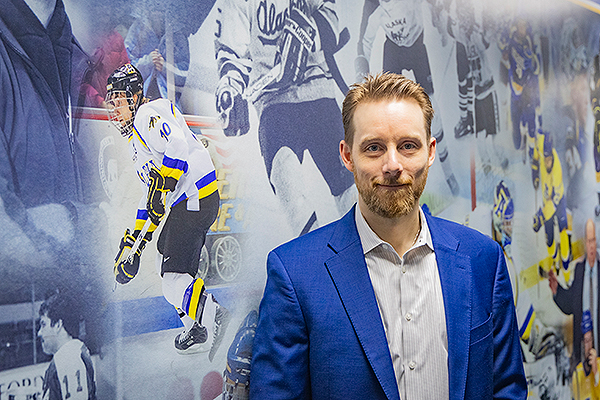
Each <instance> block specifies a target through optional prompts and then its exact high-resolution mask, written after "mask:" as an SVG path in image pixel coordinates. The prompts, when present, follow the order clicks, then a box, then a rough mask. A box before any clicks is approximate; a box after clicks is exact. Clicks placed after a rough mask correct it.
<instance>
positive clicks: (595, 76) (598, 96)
mask: <svg viewBox="0 0 600 400" xmlns="http://www.w3.org/2000/svg"><path fill="white" fill-rule="evenodd" d="M590 97H591V99H590V100H591V103H592V114H593V115H594V148H593V154H594V167H595V170H596V183H600V54H596V55H595V56H594V59H593V61H592V65H591V71H590ZM595 213H596V217H598V216H600V191H599V192H598V204H597V205H596V207H595Z"/></svg>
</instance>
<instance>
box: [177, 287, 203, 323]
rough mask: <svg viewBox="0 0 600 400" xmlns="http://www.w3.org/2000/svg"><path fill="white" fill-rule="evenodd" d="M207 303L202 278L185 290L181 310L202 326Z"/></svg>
mask: <svg viewBox="0 0 600 400" xmlns="http://www.w3.org/2000/svg"><path fill="white" fill-rule="evenodd" d="M205 302H206V293H205V292H204V281H203V280H202V279H201V278H198V279H194V280H193V281H192V283H190V284H189V286H188V287H187V288H186V289H185V292H184V294H183V301H182V303H181V309H182V310H183V311H184V312H185V313H186V314H187V315H189V316H190V318H192V319H194V320H196V321H197V322H198V323H199V324H202V311H203V310H204V303H205Z"/></svg>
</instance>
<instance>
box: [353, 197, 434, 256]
mask: <svg viewBox="0 0 600 400" xmlns="http://www.w3.org/2000/svg"><path fill="white" fill-rule="evenodd" d="M419 215H420V217H421V232H420V233H419V237H418V238H417V240H416V242H415V244H414V245H413V246H412V247H418V246H422V245H427V247H429V248H430V249H431V250H433V241H432V240H431V233H430V232H429V226H428V225H427V219H426V218H425V214H424V213H423V210H422V209H421V207H419ZM354 219H355V220H356V229H357V230H358V236H359V238H360V242H361V244H362V247H363V254H367V253H368V252H370V251H371V250H373V249H374V248H375V247H377V246H379V245H381V244H384V243H387V242H386V241H384V240H382V239H381V238H380V237H379V236H377V234H376V233H375V232H373V230H372V229H371V227H370V226H369V224H368V223H367V221H366V220H365V217H364V216H363V215H362V212H360V207H359V206H358V204H357V205H356V207H355V209H354ZM387 244H388V245H389V243H387ZM390 247H392V246H391V245H390ZM412 247H411V248H412Z"/></svg>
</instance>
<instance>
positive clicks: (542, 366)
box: [0, 0, 600, 400]
mask: <svg viewBox="0 0 600 400" xmlns="http://www.w3.org/2000/svg"><path fill="white" fill-rule="evenodd" d="M290 19H292V20H295V21H296V22H297V23H299V24H300V25H301V26H302V27H303V28H304V29H305V31H306V32H308V34H307V35H306V36H305V37H304V38H303V39H304V41H303V42H302V43H300V44H299V47H298V48H299V49H300V50H297V53H296V54H294V56H296V58H293V57H282V47H283V45H282V44H283V43H285V41H286V39H289V37H288V36H289V35H290V34H289V30H286V28H285V27H286V21H288V20H290ZM0 58H2V63H0V91H1V92H2V95H0V133H1V135H2V136H1V138H2V144H3V146H2V149H3V150H2V151H4V154H3V155H2V157H0V226H2V229H0V243H2V245H1V246H0V276H1V277H2V278H1V279H0V400H5V399H6V400H8V399H13V400H21V399H23V400H24V399H42V398H44V399H46V398H54V397H52V395H53V394H52V392H53V391H54V393H56V391H57V390H60V392H59V393H62V398H65V399H66V398H71V399H80V398H81V399H84V398H85V399H87V398H98V399H129V400H134V399H186V400H187V399H190V400H191V399H196V400H197V399H200V400H207V399H210V400H212V399H244V398H247V393H248V385H249V384H251V382H250V381H249V379H248V378H249V372H250V361H249V360H250V357H251V354H252V338H253V335H254V328H255V326H256V321H257V313H258V306H259V302H260V299H261V296H262V292H263V289H264V285H265V280H266V270H265V261H266V256H267V254H268V252H269V251H270V250H271V249H273V248H274V247H276V246H277V245H279V244H281V243H284V242H286V241H288V240H290V239H292V238H294V237H297V236H299V235H302V234H304V233H306V232H309V231H311V230H313V229H316V228H318V227H319V226H322V225H325V224H327V223H328V222H331V221H333V220H336V219H338V218H340V217H341V216H342V215H344V214H345V213H346V212H347V211H348V210H350V208H351V207H352V205H353V204H354V202H355V201H356V196H357V194H356V189H355V186H354V185H353V177H352V174H351V173H350V172H348V171H347V170H346V169H345V168H344V167H343V164H342V163H341V160H340V159H339V153H338V145H339V141H340V140H341V139H343V127H342V123H341V111H340V110H341V102H342V100H343V98H344V95H345V93H346V92H347V90H348V87H349V86H350V85H351V84H352V83H354V82H356V81H358V80H360V79H361V78H362V77H363V76H364V75H365V74H367V73H369V72H373V73H376V72H379V71H382V70H386V71H391V72H397V73H402V74H404V75H406V76H408V77H410V78H411V79H414V80H416V81H417V82H418V83H420V84H421V85H422V86H423V87H424V89H425V90H426V91H427V92H428V94H429V95H430V96H431V98H432V101H433V105H434V109H435V112H436V116H435V118H434V121H433V125H432V135H433V136H435V138H436V140H437V158H436V161H435V163H434V165H433V166H432V167H431V170H430V173H429V180H428V183H427V186H426V189H425V192H424V194H423V196H422V198H421V205H422V207H423V208H424V209H426V210H427V212H429V213H431V214H432V215H436V216H440V217H443V218H447V219H450V220H453V221H456V222H458V223H461V224H464V225H468V226H470V227H472V228H475V229H477V230H479V231H481V232H482V233H484V234H486V235H488V236H490V237H492V238H493V239H494V240H496V241H497V242H498V243H499V244H500V245H501V247H502V249H503V250H504V254H505V256H506V259H507V264H508V267H509V272H510V276H511V283H512V288H513V292H514V300H515V305H516V309H517V319H518V323H519V334H520V337H521V345H522V350H523V353H522V354H523V360H524V367H525V372H526V375H527V381H528V387H529V398H530V399H556V400H559V399H571V398H572V399H586V398H592V399H593V398H600V388H597V387H596V388H594V387H593V385H592V386H590V384H589V380H590V379H592V380H593V375H590V374H589V364H588V363H586V362H585V360H587V359H588V358H589V356H590V348H589V347H590V346H587V347H586V346H585V345H584V342H586V341H587V340H588V338H589V335H587V334H582V327H583V325H585V323H589V318H590V316H591V326H592V327H593V328H592V329H591V339H589V340H591V341H592V342H593V343H594V344H593V345H592V347H594V348H599V346H600V342H599V340H600V338H599V337H598V336H599V334H598V332H596V331H600V327H598V326H597V325H596V321H595V320H596V319H598V320H600V313H598V311H600V309H599V307H598V297H599V296H598V295H597V294H596V295H595V296H594V294H593V293H589V292H590V290H589V289H582V287H585V288H587V287H588V286H589V285H588V286H585V285H583V284H582V282H583V280H584V277H587V276H588V273H587V272H586V273H584V272H583V271H584V269H585V265H586V262H587V261H589V260H590V259H591V258H594V257H595V258H596V262H598V254H597V250H596V248H598V244H597V243H596V241H595V240H594V239H595V237H596V236H597V233H598V223H599V222H600V2H597V1H596V0H534V1H527V2H524V1H516V0H508V1H504V2H493V1H491V0H481V1H478V0H338V1H337V2H336V1H333V0H164V1H159V0H134V1H127V0H106V1H102V2H97V1H92V0H78V1H75V0H0ZM126 63H131V64H132V65H134V66H135V67H136V68H137V69H138V70H139V71H140V72H141V74H142V76H143V78H144V84H143V90H144V95H145V97H146V98H148V99H152V100H154V99H160V98H165V99H169V100H171V102H172V103H173V104H174V105H175V107H176V108H174V110H175V111H173V115H175V116H179V117H182V118H184V119H185V123H186V124H187V126H188V127H189V129H190V130H191V132H190V135H191V136H190V137H193V138H195V139H196V140H198V141H199V142H200V143H202V147H203V148H204V149H206V150H207V151H208V153H209V154H210V158H211V159H212V162H213V164H214V167H215V175H214V176H215V178H216V188H217V192H218V194H219V199H220V202H219V210H218V214H217V217H216V220H215V221H214V223H212V225H211V226H210V228H209V229H208V231H207V234H206V239H205V242H204V246H203V247H202V250H201V252H200V254H199V256H198V257H197V258H198V260H197V262H196V261H194V273H195V276H194V278H200V280H199V281H200V282H204V285H205V289H206V290H205V294H208V295H207V296H206V302H205V303H204V302H203V303H202V304H203V307H204V309H203V314H202V312H200V314H202V316H201V317H198V318H201V321H202V324H203V325H205V327H206V328H207V333H206V335H207V336H206V337H205V341H206V342H205V343H204V344H203V345H201V346H199V347H197V346H195V345H194V347H193V349H192V350H194V351H187V350H189V349H185V348H184V349H182V348H181V346H179V347H178V345H177V340H178V339H179V338H181V335H182V331H183V330H184V326H185V318H180V317H181V316H182V315H183V314H186V313H187V314H190V313H191V312H190V311H188V310H185V311H184V310H181V309H177V308H175V307H173V306H172V305H171V303H170V302H169V301H168V300H167V299H166V298H165V295H163V293H165V292H164V291H165V289H164V287H165V281H166V279H165V278H164V277H162V274H161V265H162V267H163V268H164V266H165V265H166V263H167V260H166V259H164V257H163V256H162V255H161V254H160V253H159V250H158V248H157V242H158V238H159V235H160V232H161V230H162V229H163V228H164V226H163V225H166V224H160V225H159V226H158V228H157V229H158V230H157V231H155V233H154V234H153V237H154V240H150V241H149V242H148V243H146V246H145V248H144V249H143V252H142V253H141V257H139V272H137V275H135V274H134V275H135V276H134V278H133V279H131V280H130V281H129V282H127V283H126V284H121V283H116V282H115V272H114V265H115V255H116V254H117V253H118V252H119V249H120V244H121V247H122V246H123V244H122V238H123V232H124V231H125V230H126V229H130V230H134V229H139V227H138V226H137V225H135V224H136V213H137V210H138V208H139V204H140V198H142V197H143V201H144V202H145V197H144V196H145V193H144V190H143V186H142V185H140V178H141V179H145V177H144V176H142V175H143V174H142V173H140V172H139V171H136V167H135V165H136V164H135V163H134V162H132V155H130V153H129V150H128V140H127V138H123V137H122V135H121V134H120V132H119V131H118V130H117V129H115V126H114V124H112V123H111V122H110V120H109V116H108V113H107V105H108V103H107V101H106V98H105V96H106V91H107V88H106V79H107V77H108V76H109V74H111V73H112V72H113V71H114V70H115V69H116V68H118V67H121V66H122V65H124V64H126ZM165 120H166V119H165ZM167 127H168V125H167ZM148 129H150V128H148ZM163 129H164V130H163V134H164V136H168V135H169V134H170V131H166V128H165V127H164V126H163ZM135 157H137V153H135V154H134V161H135ZM144 185H145V183H144ZM172 212H173V211H172ZM138 216H139V215H138ZM134 225H135V226H134ZM180 236H181V235H180ZM163 245H164V244H162V243H161V244H158V247H161V246H163ZM196 266H197V268H196ZM163 272H164V271H163ZM592 274H593V273H592ZM592 287H593V289H592V291H594V290H596V288H597V287H598V284H597V282H594V283H593V284H592ZM586 299H588V300H587V302H586ZM586 307H589V308H591V310H594V309H595V310H596V313H593V312H591V314H590V313H588V314H587V317H586V316H585V315H584V314H585V313H583V311H582V309H584V308H586ZM223 313H225V314H223ZM55 315H65V316H64V317H63V319H62V323H61V324H53V323H52V321H53V316H55ZM190 315H191V314H190ZM224 315H226V317H225V316H224ZM586 318H587V319H586ZM67 321H68V322H67ZM182 321H183V322H182ZM59 325H60V326H59ZM588 325H589V324H588ZM65 335H66V336H65ZM64 337H66V338H67V339H68V342H69V343H70V345H69V346H70V347H69V348H67V346H64V347H60V346H57V345H56V344H57V343H61V340H62V338H64ZM54 347H56V348H54ZM59 347H60V349H62V350H59ZM182 353H183V354H182ZM187 353H190V354H187ZM597 360H598V363H599V364H598V365H600V358H598V359H597ZM590 376H592V378H590ZM590 388H591V389H590ZM590 390H591V391H590ZM596 390H597V392H596ZM93 393H95V397H92V396H91V394H93ZM67 394H68V396H67ZM59 396H60V395H59ZM56 398H61V397H56ZM365 398H368V396H365Z"/></svg>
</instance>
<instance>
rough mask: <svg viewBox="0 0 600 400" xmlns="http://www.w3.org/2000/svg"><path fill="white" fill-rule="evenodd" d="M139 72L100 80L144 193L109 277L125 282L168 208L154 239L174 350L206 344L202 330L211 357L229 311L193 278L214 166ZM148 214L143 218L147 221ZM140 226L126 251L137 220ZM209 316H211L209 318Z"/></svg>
mask: <svg viewBox="0 0 600 400" xmlns="http://www.w3.org/2000/svg"><path fill="white" fill-rule="evenodd" d="M142 90H143V78H142V75H141V74H140V72H139V71H138V70H137V69H136V68H135V67H134V66H132V65H131V64H125V65H124V66H122V67H120V68H118V69H117V70H115V71H114V72H113V73H112V74H111V75H110V76H109V77H108V81H107V95H106V103H107V105H108V107H109V115H110V118H111V121H112V122H113V123H114V124H115V125H116V126H117V128H119V130H120V131H121V134H122V135H123V136H124V137H125V138H127V141H128V142H129V150H130V154H131V157H132V160H133V162H134V164H135V168H136V170H137V174H138V177H139V178H140V180H141V184H142V187H143V189H144V195H143V196H142V198H141V199H140V203H139V206H138V211H137V216H136V221H135V227H134V229H133V232H130V231H129V229H127V230H126V231H125V235H124V236H123V238H122V239H121V242H120V245H119V252H118V253H117V256H116V258H115V267H114V272H115V278H116V280H117V282H119V283H121V284H125V283H127V282H129V281H130V280H131V279H133V278H134V277H135V276H136V274H137V272H138V269H139V264H140V257H141V253H142V251H143V250H144V247H145V245H146V244H147V243H148V242H149V241H150V240H152V233H153V232H154V231H155V230H156V228H157V226H158V225H159V224H160V223H161V220H162V219H163V217H164V216H165V211H166V208H167V207H168V208H170V212H169V215H168V217H167V218H166V221H165V222H164V226H163V228H162V231H161V233H160V236H159V238H158V243H157V249H158V252H159V254H158V257H157V263H159V264H160V274H161V277H162V290H163V295H164V297H165V299H166V300H167V301H168V302H169V303H171V304H172V305H173V306H174V307H175V308H176V309H177V311H178V314H179V317H180V318H181V321H182V323H183V325H184V331H183V332H182V333H180V334H179V335H177V337H176V338H175V348H176V349H177V350H178V351H179V352H180V353H191V352H196V351H206V350H208V348H207V346H204V344H205V343H206V342H207V339H208V337H209V333H208V331H207V328H206V327H205V322H206V321H208V326H209V327H210V326H211V325H212V327H213V340H212V346H211V348H210V353H209V359H210V360H211V361H212V358H213V357H214V355H215V353H216V350H217V348H218V346H219V344H220V343H221V340H222V338H223V334H224V331H225V329H226V327H227V324H228V323H229V318H230V317H229V312H228V311H227V310H226V309H225V308H224V307H223V306H221V305H220V304H219V303H217V302H216V300H215V299H214V297H213V296H212V295H211V294H207V293H206V291H205V287H204V281H203V280H202V279H201V278H195V274H196V271H197V266H198V261H199V257H200V252H201V249H202V246H203V245H204V241H205V239H206V233H207V232H208V229H209V228H210V226H211V225H212V223H213V222H214V220H215V219H216V217H217V213H218V209H219V193H218V191H217V181H216V173H215V167H214V166H213V163H212V160H211V158H210V155H209V153H208V151H207V150H206V149H205V147H204V145H203V144H202V142H201V141H200V140H199V139H198V138H197V137H196V136H195V135H194V133H193V132H192V131H191V130H190V129H189V128H188V126H187V124H186V122H185V119H184V118H183V116H182V114H181V112H180V111H179V110H178V109H177V108H176V107H175V106H174V105H173V104H172V103H171V102H170V101H169V100H167V99H157V100H154V101H151V102H148V101H147V99H145V98H144V97H143V94H142ZM147 221H148V222H147ZM146 224H149V228H148V229H147V233H145V235H144V236H143V237H142V238H141V239H140V240H141V245H140V246H139V248H138V249H137V250H136V251H135V253H134V255H133V256H132V257H128V255H129V253H130V251H131V250H132V247H133V246H134V243H135V241H136V239H137V238H138V236H140V234H141V233H142V232H143V229H144V226H145V225H146ZM213 315H214V322H213V321H212V317H213Z"/></svg>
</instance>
